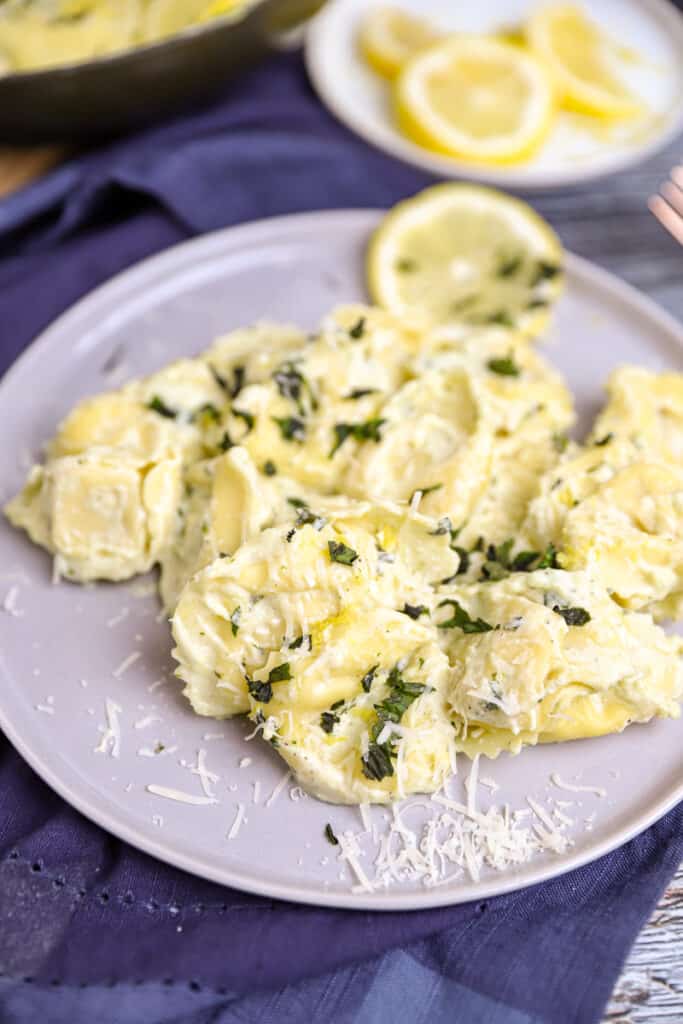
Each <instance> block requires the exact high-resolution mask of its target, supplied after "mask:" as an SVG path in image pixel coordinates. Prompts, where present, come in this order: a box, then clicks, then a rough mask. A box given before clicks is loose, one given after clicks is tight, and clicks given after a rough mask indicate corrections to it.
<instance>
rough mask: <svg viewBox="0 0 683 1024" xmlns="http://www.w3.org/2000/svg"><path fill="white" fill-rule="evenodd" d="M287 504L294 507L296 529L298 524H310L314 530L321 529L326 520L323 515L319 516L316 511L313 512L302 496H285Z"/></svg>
mask: <svg viewBox="0 0 683 1024" xmlns="http://www.w3.org/2000/svg"><path fill="white" fill-rule="evenodd" d="M287 504H289V505H291V506H292V507H293V508H295V509H296V526H297V529H298V528H299V527H300V526H306V525H308V524H310V525H311V526H313V527H314V528H315V529H316V530H322V528H323V526H324V525H325V523H326V522H327V520H326V519H325V517H324V516H320V515H318V513H317V512H313V511H312V509H310V508H309V507H308V505H307V504H306V502H305V501H304V500H303V498H287Z"/></svg>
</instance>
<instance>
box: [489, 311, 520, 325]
mask: <svg viewBox="0 0 683 1024" xmlns="http://www.w3.org/2000/svg"><path fill="white" fill-rule="evenodd" d="M486 323H487V324H499V325H500V326H501V327H514V326H515V321H514V320H513V319H512V317H511V316H510V314H509V313H508V311H507V310H506V309H497V310H496V312H495V313H489V314H488V316H487V317H486Z"/></svg>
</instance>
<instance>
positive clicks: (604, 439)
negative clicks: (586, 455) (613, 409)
mask: <svg viewBox="0 0 683 1024" xmlns="http://www.w3.org/2000/svg"><path fill="white" fill-rule="evenodd" d="M613 438H614V434H613V432H612V431H611V430H610V432H609V434H605V436H604V437H601V438H600V439H599V440H598V441H594V442H593V444H594V445H595V447H596V448H604V447H605V445H606V444H609V443H610V441H611V440H612V439H613Z"/></svg>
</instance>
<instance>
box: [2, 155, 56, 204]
mask: <svg viewBox="0 0 683 1024" xmlns="http://www.w3.org/2000/svg"><path fill="white" fill-rule="evenodd" d="M66 155H67V150H66V149H65V148H64V147H63V146H35V147H32V148H31V149H15V148H13V147H10V146H0V197H2V196H6V195H9V193H10V192H15V191H16V190H17V189H19V188H21V187H22V186H23V185H26V184H28V182H30V181H32V180H33V179H34V178H37V177H38V176H39V175H41V174H44V173H45V172H46V171H48V170H49V169H50V168H51V167H54V165H55V164H56V163H58V162H59V161H60V160H63V159H64V158H65V157H66Z"/></svg>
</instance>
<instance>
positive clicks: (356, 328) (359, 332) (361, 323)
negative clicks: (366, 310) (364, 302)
mask: <svg viewBox="0 0 683 1024" xmlns="http://www.w3.org/2000/svg"><path fill="white" fill-rule="evenodd" d="M365 319H366V318H365V317H364V316H361V317H359V318H358V320H357V321H356V323H355V324H354V325H353V327H351V328H350V329H349V337H350V338H353V340H354V341H358V339H359V338H362V337H363V335H364V334H365Z"/></svg>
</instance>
